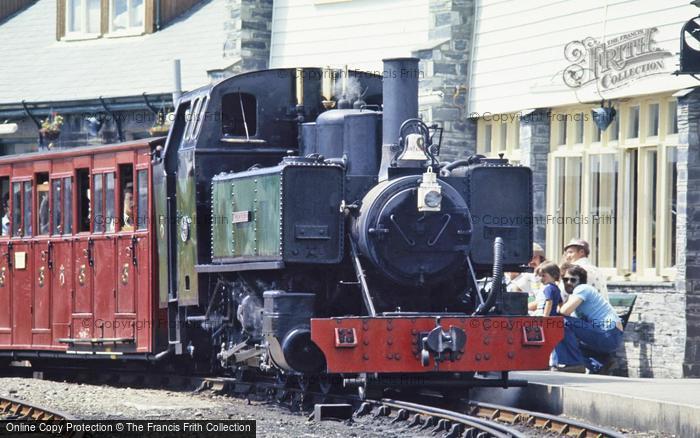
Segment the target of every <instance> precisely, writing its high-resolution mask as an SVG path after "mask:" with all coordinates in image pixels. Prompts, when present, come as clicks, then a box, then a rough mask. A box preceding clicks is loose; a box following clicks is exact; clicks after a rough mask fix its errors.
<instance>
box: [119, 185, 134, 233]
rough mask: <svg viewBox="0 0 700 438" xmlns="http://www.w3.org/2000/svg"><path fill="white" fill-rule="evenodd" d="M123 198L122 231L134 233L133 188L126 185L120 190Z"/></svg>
mask: <svg viewBox="0 0 700 438" xmlns="http://www.w3.org/2000/svg"><path fill="white" fill-rule="evenodd" d="M122 196H123V197H124V201H123V202H122V205H123V209H122V210H123V214H122V231H134V186H133V184H132V183H127V184H126V185H125V186H124V190H122Z"/></svg>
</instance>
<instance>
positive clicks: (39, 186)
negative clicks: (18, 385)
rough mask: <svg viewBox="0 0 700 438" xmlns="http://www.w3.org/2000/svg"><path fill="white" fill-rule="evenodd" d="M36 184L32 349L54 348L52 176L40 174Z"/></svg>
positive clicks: (32, 261) (32, 255) (32, 254)
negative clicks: (52, 325)
mask: <svg viewBox="0 0 700 438" xmlns="http://www.w3.org/2000/svg"><path fill="white" fill-rule="evenodd" d="M35 184H36V211H37V221H36V233H35V234H36V238H35V241H34V248H33V250H32V252H31V258H32V259H33V260H31V261H30V263H31V264H32V265H33V274H34V275H33V277H34V296H33V298H32V345H34V346H35V347H39V346H47V345H50V344H51V321H50V313H49V312H50V310H51V282H50V278H49V277H50V274H49V271H50V270H51V247H52V242H51V241H50V240H49V234H50V232H51V230H50V228H51V227H50V225H51V193H50V188H49V174H48V173H44V172H42V173H37V174H36V175H35Z"/></svg>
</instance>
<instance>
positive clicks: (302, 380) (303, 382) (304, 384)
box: [297, 375, 311, 392]
mask: <svg viewBox="0 0 700 438" xmlns="http://www.w3.org/2000/svg"><path fill="white" fill-rule="evenodd" d="M297 385H298V386H299V389H301V390H302V391H303V392H307V391H308V390H309V388H310V387H311V377H309V376H306V375H302V376H299V377H297Z"/></svg>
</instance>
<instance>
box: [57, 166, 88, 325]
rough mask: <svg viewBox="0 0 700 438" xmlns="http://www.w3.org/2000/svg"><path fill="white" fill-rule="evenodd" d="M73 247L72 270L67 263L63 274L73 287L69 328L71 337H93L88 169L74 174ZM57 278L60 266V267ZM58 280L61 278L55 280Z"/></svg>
mask: <svg viewBox="0 0 700 438" xmlns="http://www.w3.org/2000/svg"><path fill="white" fill-rule="evenodd" d="M75 183H76V186H75V192H76V193H75V201H76V209H75V212H76V221H75V227H76V229H75V232H76V234H75V244H74V248H73V250H74V252H73V265H72V266H73V270H70V269H69V266H70V263H67V264H66V265H65V268H66V272H71V273H72V274H71V276H72V278H70V279H65V281H66V283H67V284H68V285H71V284H72V285H73V289H72V295H73V302H72V303H71V304H72V306H71V307H72V312H73V313H72V316H71V322H72V327H71V331H70V337H71V338H92V337H93V332H94V330H93V327H94V321H93V308H92V302H93V296H92V289H93V288H92V286H93V282H92V267H93V265H94V264H95V259H94V246H93V243H94V241H93V239H92V235H91V234H90V232H91V230H92V227H91V222H92V219H91V214H90V213H91V209H90V199H92V196H91V195H90V193H91V191H90V170H89V169H87V168H82V169H77V170H76V172H75ZM59 275H60V265H59ZM58 281H59V282H60V281H61V278H60V277H59V278H58Z"/></svg>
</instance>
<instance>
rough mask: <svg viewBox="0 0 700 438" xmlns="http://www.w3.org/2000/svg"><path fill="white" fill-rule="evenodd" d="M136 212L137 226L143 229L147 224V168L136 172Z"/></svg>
mask: <svg viewBox="0 0 700 438" xmlns="http://www.w3.org/2000/svg"><path fill="white" fill-rule="evenodd" d="M137 182H138V208H137V210H136V212H137V213H138V221H137V228H138V229H139V230H145V229H146V227H147V225H148V170H147V169H144V170H139V172H138V179H137Z"/></svg>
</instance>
